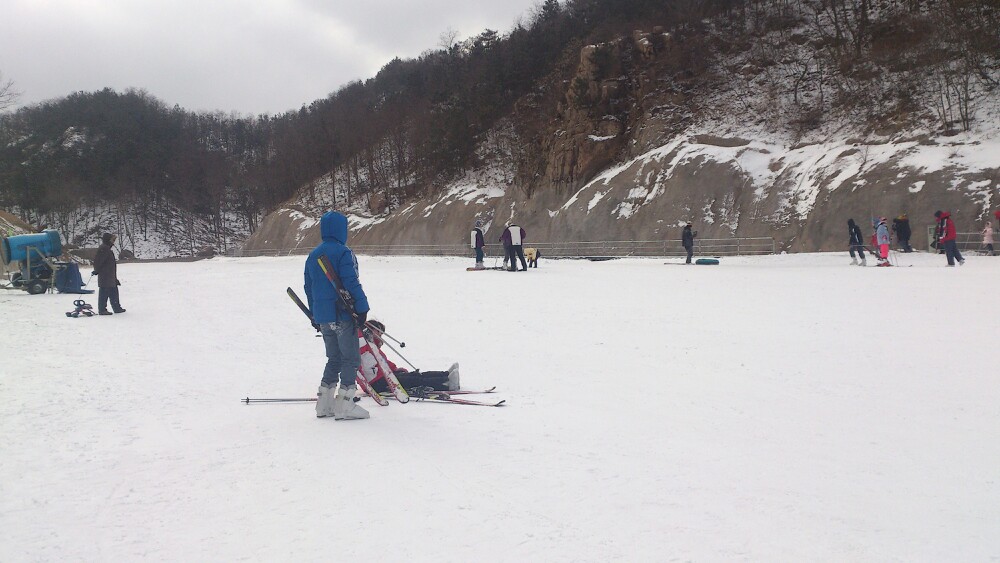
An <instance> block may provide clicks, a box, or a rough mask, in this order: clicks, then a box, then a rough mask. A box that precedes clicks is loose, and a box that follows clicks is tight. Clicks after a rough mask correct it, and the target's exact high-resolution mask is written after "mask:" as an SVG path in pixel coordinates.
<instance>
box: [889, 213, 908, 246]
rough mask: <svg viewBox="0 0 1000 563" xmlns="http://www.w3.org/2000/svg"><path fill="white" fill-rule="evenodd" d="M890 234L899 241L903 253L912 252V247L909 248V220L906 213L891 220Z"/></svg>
mask: <svg viewBox="0 0 1000 563" xmlns="http://www.w3.org/2000/svg"><path fill="white" fill-rule="evenodd" d="M892 232H893V233H895V234H896V240H898V241H899V246H900V247H902V248H903V252H913V247H911V246H910V234H911V231H910V218H909V217H907V216H906V213H903V214H902V215H900V216H899V217H896V218H895V219H893V220H892Z"/></svg>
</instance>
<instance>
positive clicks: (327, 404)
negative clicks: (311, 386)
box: [316, 385, 335, 418]
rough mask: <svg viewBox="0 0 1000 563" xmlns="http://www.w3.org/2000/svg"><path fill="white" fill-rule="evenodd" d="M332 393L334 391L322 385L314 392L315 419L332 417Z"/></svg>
mask: <svg viewBox="0 0 1000 563" xmlns="http://www.w3.org/2000/svg"><path fill="white" fill-rule="evenodd" d="M334 392H335V390H334V389H330V388H329V387H324V386H322V385H320V386H319V390H318V391H317V392H316V418H326V417H328V416H333V395H334Z"/></svg>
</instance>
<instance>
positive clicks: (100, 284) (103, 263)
mask: <svg viewBox="0 0 1000 563" xmlns="http://www.w3.org/2000/svg"><path fill="white" fill-rule="evenodd" d="M117 238H118V237H117V236H115V235H113V234H111V233H104V236H102V237H101V246H100V247H98V249H97V254H96V255H95V256H94V272H93V274H92V275H95V276H97V314H99V315H110V314H111V311H114V312H115V313H124V312H125V309H123V308H122V306H121V303H119V300H118V286H120V285H121V284H122V282H120V281H118V262H117V261H115V253H114V251H113V250H111V247H112V246H114V244H115V240H116V239H117ZM108 300H110V301H111V311H108Z"/></svg>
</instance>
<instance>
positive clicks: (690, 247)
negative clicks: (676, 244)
mask: <svg viewBox="0 0 1000 563" xmlns="http://www.w3.org/2000/svg"><path fill="white" fill-rule="evenodd" d="M697 236H698V231H692V230H691V223H688V224H687V225H684V230H683V231H681V246H683V247H684V250H685V251H686V252H687V261H685V262H684V263H685V264H690V263H691V257H692V256H694V239H695V237H697Z"/></svg>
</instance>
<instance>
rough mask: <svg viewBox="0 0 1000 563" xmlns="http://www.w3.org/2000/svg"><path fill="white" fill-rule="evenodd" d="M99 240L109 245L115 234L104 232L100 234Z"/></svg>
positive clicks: (112, 241)
mask: <svg viewBox="0 0 1000 563" xmlns="http://www.w3.org/2000/svg"><path fill="white" fill-rule="evenodd" d="M101 242H103V243H104V244H106V245H108V246H111V245H112V244H114V242H115V235H113V234H111V233H104V234H103V235H101Z"/></svg>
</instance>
